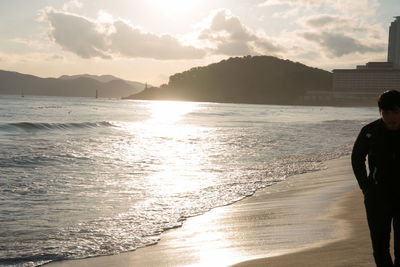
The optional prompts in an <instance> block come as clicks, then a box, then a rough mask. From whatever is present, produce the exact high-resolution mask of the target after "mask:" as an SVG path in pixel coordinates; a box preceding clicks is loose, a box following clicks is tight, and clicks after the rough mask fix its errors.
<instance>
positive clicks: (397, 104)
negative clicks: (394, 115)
mask: <svg viewBox="0 0 400 267" xmlns="http://www.w3.org/2000/svg"><path fill="white" fill-rule="evenodd" d="M378 107H379V109H382V110H395V109H397V108H400V92H399V91H397V90H390V91H385V92H384V93H383V94H381V95H380V96H379V99H378Z"/></svg>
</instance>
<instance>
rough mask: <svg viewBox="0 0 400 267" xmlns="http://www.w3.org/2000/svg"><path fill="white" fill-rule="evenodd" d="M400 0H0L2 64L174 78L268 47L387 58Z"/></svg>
mask: <svg viewBox="0 0 400 267" xmlns="http://www.w3.org/2000/svg"><path fill="white" fill-rule="evenodd" d="M394 16H400V0H357V1H354V0H112V1H110V0H96V1H93V0H0V36H1V38H0V69H2V70H10V71H17V72H21V73H26V74H32V75H37V76H40V77H59V76H61V75H75V74H84V73H89V74H95V75H102V74H111V75H114V76H117V77H120V78H123V79H127V80H132V81H138V82H143V83H145V82H147V83H149V84H151V85H155V86H158V85H161V84H163V83H168V78H169V76H170V75H173V74H175V73H177V72H182V71H185V70H188V69H190V68H193V67H197V66H205V65H208V64H211V63H215V62H219V61H221V60H223V59H227V58H229V57H236V56H246V55H252V56H256V55H269V56H276V57H279V58H282V59H289V60H292V61H296V62H301V63H303V64H306V65H308V66H312V67H317V68H321V69H324V70H327V71H332V70H333V69H338V68H354V67H355V66H356V65H361V64H365V63H367V62H369V61H386V60H387V43H388V30H389V26H390V23H391V22H392V21H393V20H394V18H393V17H394Z"/></svg>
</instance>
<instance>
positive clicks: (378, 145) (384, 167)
mask: <svg viewBox="0 0 400 267" xmlns="http://www.w3.org/2000/svg"><path fill="white" fill-rule="evenodd" d="M367 155H368V167H369V174H368V175H367V170H366V165H365V159H366V156H367ZM351 163H352V166H353V171H354V174H355V176H356V178H357V181H358V184H359V185H360V188H361V190H362V191H363V192H366V191H367V190H368V189H369V188H370V187H371V186H374V185H378V184H379V185H383V186H388V187H397V188H399V187H398V186H399V185H400V131H390V130H388V129H386V127H385V125H384V124H383V121H382V119H379V120H376V121H374V122H372V123H370V124H368V125H366V126H364V127H363V128H362V129H361V131H360V134H359V135H358V137H357V140H356V142H355V143H354V147H353V152H352V155H351Z"/></svg>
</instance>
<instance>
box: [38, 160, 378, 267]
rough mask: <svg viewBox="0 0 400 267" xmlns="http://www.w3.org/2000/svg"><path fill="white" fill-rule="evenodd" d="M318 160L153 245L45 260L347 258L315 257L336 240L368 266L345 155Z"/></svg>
mask: <svg viewBox="0 0 400 267" xmlns="http://www.w3.org/2000/svg"><path fill="white" fill-rule="evenodd" d="M324 165H325V166H327V168H326V169H324V170H320V171H316V172H311V173H305V174H300V175H295V176H292V177H289V178H287V180H285V181H283V182H280V183H278V184H275V185H273V186H270V187H267V188H264V189H262V190H259V191H257V192H256V193H255V194H254V195H253V196H251V197H249V198H245V199H243V200H241V201H238V202H236V203H234V204H232V205H229V206H224V207H219V208H215V209H213V210H211V211H209V212H207V213H205V214H203V215H199V216H196V217H192V218H188V219H187V220H186V221H185V222H184V223H183V226H182V227H180V228H176V229H171V230H168V231H166V232H164V233H162V234H161V240H160V241H159V243H158V244H156V245H153V246H149V247H145V248H140V249H138V250H136V251H133V252H126V253H122V254H119V255H112V256H101V257H95V258H87V259H82V260H68V261H60V262H52V263H49V264H46V265H45V266H60V267H64V266H229V265H233V264H237V263H239V264H238V265H234V266H237V267H239V266H240V267H241V266H278V265H276V264H277V263H279V266H293V264H294V263H296V266H345V265H343V264H339V265H329V264H327V265H326V264H325V263H324V264H323V265H321V264H320V262H321V259H320V258H321V256H323V257H324V259H325V258H326V259H327V260H328V262H329V259H334V260H333V261H334V262H332V263H333V264H337V263H338V261H337V259H336V258H335V257H338V255H336V254H335V252H339V251H340V248H341V247H342V249H341V250H344V251H343V253H350V254H349V255H351V257H349V259H348V260H349V261H352V260H353V259H352V258H353V254H354V251H353V249H354V250H357V253H358V254H357V255H360V256H359V258H357V259H359V260H355V261H352V262H351V263H350V266H373V265H368V264H369V263H371V262H373V259H372V251H371V249H370V242H369V233H368V232H367V233H366V234H365V227H363V228H362V229H358V228H357V227H354V225H355V222H356V224H357V225H358V224H361V225H364V226H366V220H365V214H364V207H363V205H362V201H361V202H360V199H361V193H360V192H358V191H359V190H358V189H356V188H357V185H356V181H355V178H354V177H353V173H352V171H351V166H350V163H349V158H348V157H344V158H340V159H334V160H329V161H326V162H324ZM353 202H355V203H356V204H355V205H353V208H352V209H351V206H352V205H350V204H352V203H353ZM360 203H361V204H360ZM366 229H367V228H366ZM358 230H360V231H361V230H362V233H358V232H359V231H358ZM367 230H368V229H367ZM357 231H358V232H357ZM354 237H358V238H354ZM360 237H362V238H361V239H360ZM361 240H364V241H363V242H361ZM360 242H361V243H360ZM329 248H330V249H331V250H329ZM332 248H333V249H332ZM361 248H362V251H363V253H360V252H359V251H361ZM327 249H328V252H330V251H331V253H327V252H326V250H327ZM325 254H326V255H325ZM310 255H311V256H310ZM312 258H314V262H313V261H312ZM339 258H345V255H343V257H339ZM361 258H363V259H361ZM299 259H303V260H299ZM315 261H318V262H319V263H318V262H315ZM356 261H360V262H362V264H361V265H357V264H356ZM285 262H286V263H287V264H286V265H285ZM299 263H303V265H302V264H300V265H299ZM353 263H354V264H353ZM313 264H314V265H313Z"/></svg>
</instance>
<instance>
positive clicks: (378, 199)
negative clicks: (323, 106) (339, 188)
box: [351, 90, 400, 267]
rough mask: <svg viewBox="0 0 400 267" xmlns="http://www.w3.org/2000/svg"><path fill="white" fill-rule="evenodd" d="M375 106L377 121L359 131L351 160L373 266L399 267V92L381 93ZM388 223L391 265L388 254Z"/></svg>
mask: <svg viewBox="0 0 400 267" xmlns="http://www.w3.org/2000/svg"><path fill="white" fill-rule="evenodd" d="M378 106H379V113H380V115H381V118H380V119H378V120H376V121H374V122H372V123H370V124H368V125H366V126H364V127H363V128H362V129H361V132H360V134H359V135H358V137H357V140H356V142H355V144H354V147H353V152H352V156H351V161H352V166H353V171H354V174H355V176H356V178H357V181H358V184H359V186H360V188H361V190H362V192H363V194H364V203H365V208H366V213H367V220H368V226H369V230H370V233H371V241H372V248H373V254H374V258H375V263H376V266H378V267H389V266H390V267H393V266H396V267H400V92H399V91H396V90H392V91H386V92H384V93H383V94H382V95H381V96H380V97H379V100H378ZM367 155H368V168H369V174H368V175H367V170H366V166H365V159H366V156H367ZM392 224H393V230H394V256H395V261H394V265H393V261H392V257H391V255H390V232H391V225H392Z"/></svg>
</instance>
